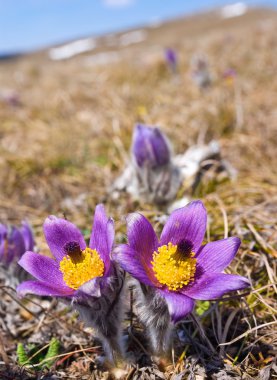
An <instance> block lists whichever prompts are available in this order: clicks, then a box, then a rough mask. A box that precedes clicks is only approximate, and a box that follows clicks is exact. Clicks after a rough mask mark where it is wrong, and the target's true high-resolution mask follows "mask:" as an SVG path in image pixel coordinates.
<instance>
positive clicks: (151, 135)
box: [132, 124, 170, 168]
mask: <svg viewBox="0 0 277 380" xmlns="http://www.w3.org/2000/svg"><path fill="white" fill-rule="evenodd" d="M132 152H133V156H134V159H135V162H136V164H137V165H138V166H139V167H140V168H142V167H148V168H156V167H161V166H164V165H167V164H168V163H169V162H170V149H169V145H168V142H167V139H166V137H165V136H164V134H163V133H162V132H161V131H160V129H159V128H156V127H149V126H147V125H143V124H137V125H136V127H135V131H134V134H133V146H132Z"/></svg>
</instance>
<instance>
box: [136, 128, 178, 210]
mask: <svg viewBox="0 0 277 380" xmlns="http://www.w3.org/2000/svg"><path fill="white" fill-rule="evenodd" d="M132 156H133V162H134V165H133V167H132V173H133V177H132V181H131V182H132V192H134V193H137V195H138V196H139V197H142V198H145V199H146V200H147V201H153V202H155V203H166V202H168V201H169V200H171V199H173V198H174V197H175V195H176V193H177V191H178V188H179V185H180V175H179V174H180V173H179V170H178V169H177V168H176V167H175V166H174V165H173V164H172V162H171V151H170V147H169V143H168V141H167V138H166V137H165V136H164V134H163V133H162V132H161V131H160V129H159V128H157V127H149V126H147V125H143V124H137V125H136V126H135V130H134V134H133V145H132Z"/></svg>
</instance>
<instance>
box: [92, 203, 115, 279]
mask: <svg viewBox="0 0 277 380" xmlns="http://www.w3.org/2000/svg"><path fill="white" fill-rule="evenodd" d="M113 242H114V222H113V220H112V219H108V218H107V216H106V212H105V208H104V205H102V204H100V205H97V206H96V208H95V214H94V222H93V227H92V232H91V236H90V242H89V247H90V248H91V249H96V251H97V252H98V253H99V255H100V257H101V259H102V260H103V261H104V264H105V274H107V273H108V271H109V269H110V261H111V260H110V253H111V250H112V246H113Z"/></svg>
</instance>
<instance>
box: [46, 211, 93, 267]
mask: <svg viewBox="0 0 277 380" xmlns="http://www.w3.org/2000/svg"><path fill="white" fill-rule="evenodd" d="M43 230H44V235H45V239H46V241H47V244H48V246H49V248H50V250H51V252H52V254H53V256H54V257H55V258H56V259H57V260H58V261H61V260H62V258H63V257H64V255H65V251H64V246H65V244H66V243H69V242H73V241H74V242H77V243H78V244H79V245H80V248H81V250H84V249H85V248H86V243H85V240H84V238H83V236H82V234H81V232H80V231H79V230H78V228H77V227H76V226H75V225H74V224H72V223H70V222H68V221H67V220H65V219H61V218H57V217H56V216H53V215H51V216H49V217H48V218H46V220H45V222H44V225H43Z"/></svg>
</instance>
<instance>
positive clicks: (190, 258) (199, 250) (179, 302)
mask: <svg viewBox="0 0 277 380" xmlns="http://www.w3.org/2000/svg"><path fill="white" fill-rule="evenodd" d="M206 222H207V213H206V209H205V207H204V205H203V203H202V202H201V201H195V202H191V203H190V204H189V205H188V206H186V207H183V208H180V209H178V210H176V211H174V212H173V213H172V214H171V215H170V216H169V219H168V221H167V222H166V224H165V226H164V228H163V231H162V234H161V237H160V241H159V240H158V238H157V236H156V234H155V232H154V229H153V227H152V226H151V224H150V223H149V221H148V220H147V219H146V218H145V217H144V216H143V215H141V214H138V213H134V214H130V215H129V216H128V217H127V236H128V242H129V244H125V245H121V246H119V247H117V249H116V250H115V257H116V260H117V261H118V262H119V263H120V265H121V267H122V268H123V269H125V270H126V271H127V272H129V273H130V274H131V275H132V276H133V277H135V278H137V279H138V280H139V281H140V282H141V283H143V284H145V285H148V286H149V287H150V288H151V287H152V288H155V289H156V293H158V294H159V296H160V297H161V298H163V299H164V300H165V301H166V303H167V306H168V311H169V313H170V316H171V319H172V321H173V322H177V321H179V320H181V319H182V318H183V317H184V316H185V315H186V314H188V313H190V312H191V311H192V309H193V306H194V302H195V300H212V299H215V298H218V297H221V296H222V295H223V294H225V293H226V292H229V291H233V290H239V289H243V288H245V287H247V286H249V282H248V280H247V279H246V278H244V277H241V276H237V275H231V274H225V273H222V271H223V270H224V269H225V268H226V267H227V266H228V265H229V263H230V262H231V261H232V260H233V258H234V256H235V254H236V252H237V250H238V248H239V246H240V239H239V238H236V237H232V238H228V239H223V240H218V241H215V242H211V243H208V244H206V245H202V242H203V239H204V235H205V230H206Z"/></svg>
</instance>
